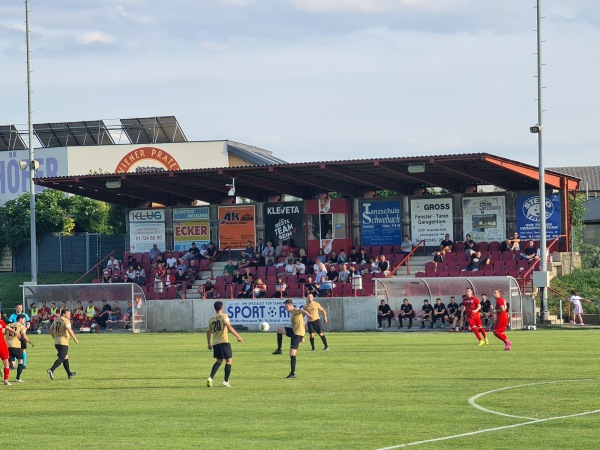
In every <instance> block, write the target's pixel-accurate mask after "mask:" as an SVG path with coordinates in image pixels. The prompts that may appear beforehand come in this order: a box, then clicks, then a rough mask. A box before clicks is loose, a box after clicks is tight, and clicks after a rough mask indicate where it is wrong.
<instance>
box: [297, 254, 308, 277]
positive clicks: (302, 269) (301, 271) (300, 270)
mask: <svg viewBox="0 0 600 450" xmlns="http://www.w3.org/2000/svg"><path fill="white" fill-rule="evenodd" d="M294 273H295V274H296V275H297V276H298V279H300V278H304V277H302V275H305V274H306V266H305V265H304V263H303V262H302V260H301V259H300V258H296V260H295V261H294Z"/></svg>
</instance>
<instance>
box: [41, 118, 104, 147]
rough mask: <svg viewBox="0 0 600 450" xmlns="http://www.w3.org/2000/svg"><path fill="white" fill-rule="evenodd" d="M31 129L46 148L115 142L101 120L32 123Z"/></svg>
mask: <svg viewBox="0 0 600 450" xmlns="http://www.w3.org/2000/svg"><path fill="white" fill-rule="evenodd" d="M33 131H34V133H35V135H36V136H37V138H38V140H39V141H40V144H42V146H43V147H46V148H49V147H67V146H83V145H112V144H114V143H115V142H114V140H113V138H112V136H111V135H110V133H109V132H108V130H107V129H106V125H105V124H104V121H102V120H90V121H86V122H59V123H41V124H33Z"/></svg>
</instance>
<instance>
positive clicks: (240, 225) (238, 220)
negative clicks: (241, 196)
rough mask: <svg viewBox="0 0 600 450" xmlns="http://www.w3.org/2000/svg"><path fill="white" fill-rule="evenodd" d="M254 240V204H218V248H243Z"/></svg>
mask: <svg viewBox="0 0 600 450" xmlns="http://www.w3.org/2000/svg"><path fill="white" fill-rule="evenodd" d="M248 241H250V242H252V243H254V242H256V223H255V221H254V205H235V206H219V248H220V249H221V250H223V249H226V248H228V247H229V248H230V249H231V250H243V249H245V248H246V243H247V242H248Z"/></svg>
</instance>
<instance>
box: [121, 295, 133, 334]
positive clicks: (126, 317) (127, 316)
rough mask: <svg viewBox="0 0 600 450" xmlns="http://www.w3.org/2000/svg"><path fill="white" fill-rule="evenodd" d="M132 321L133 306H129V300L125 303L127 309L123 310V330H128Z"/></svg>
mask: <svg viewBox="0 0 600 450" xmlns="http://www.w3.org/2000/svg"><path fill="white" fill-rule="evenodd" d="M132 319H133V306H132V305H131V300H129V301H128V302H127V309H126V310H125V315H124V316H123V321H124V322H125V326H124V327H123V329H124V330H129V329H130V328H131V321H132Z"/></svg>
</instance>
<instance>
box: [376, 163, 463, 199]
mask: <svg viewBox="0 0 600 450" xmlns="http://www.w3.org/2000/svg"><path fill="white" fill-rule="evenodd" d="M373 165H374V166H375V167H381V168H382V169H385V170H387V171H389V172H393V173H395V174H397V175H400V176H401V177H403V178H406V179H409V180H412V181H414V182H415V183H418V184H419V185H423V184H426V185H429V186H432V187H440V188H442V189H446V190H447V191H450V192H459V191H460V189H459V188H458V184H455V185H451V184H448V183H444V182H443V177H440V176H437V177H435V179H432V177H428V176H425V175H422V176H420V177H417V176H416V175H414V174H409V173H408V169H407V168H406V167H399V166H396V165H394V164H392V163H390V162H384V161H375V162H374V163H373ZM406 193H407V194H409V195H410V194H412V192H411V191H410V189H408V186H407V189H406Z"/></svg>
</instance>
